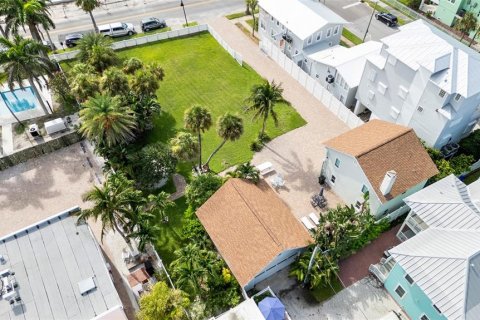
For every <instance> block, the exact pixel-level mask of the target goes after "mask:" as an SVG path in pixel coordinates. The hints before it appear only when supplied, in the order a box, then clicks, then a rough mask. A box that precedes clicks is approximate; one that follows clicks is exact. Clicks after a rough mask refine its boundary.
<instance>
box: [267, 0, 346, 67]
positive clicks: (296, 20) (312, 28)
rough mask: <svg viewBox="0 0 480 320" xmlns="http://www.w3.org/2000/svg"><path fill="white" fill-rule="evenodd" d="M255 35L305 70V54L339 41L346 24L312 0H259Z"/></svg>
mask: <svg viewBox="0 0 480 320" xmlns="http://www.w3.org/2000/svg"><path fill="white" fill-rule="evenodd" d="M259 8H260V14H259V28H258V34H259V35H260V40H261V41H262V42H265V41H269V42H272V43H273V44H274V45H275V46H277V47H279V48H280V49H281V50H282V52H283V53H284V54H285V55H286V56H287V57H289V58H290V59H292V60H293V61H294V62H295V63H296V64H297V65H298V66H300V67H302V68H303V69H304V70H305V71H307V72H308V68H309V66H310V65H309V63H308V55H309V54H312V53H314V52H317V51H319V50H323V49H325V48H329V47H333V46H336V45H338V44H339V43H340V37H341V35H342V29H343V25H344V24H346V23H347V21H345V20H344V19H343V18H342V17H340V16H339V15H337V14H336V13H334V12H333V11H332V10H330V9H329V8H327V7H326V6H325V5H323V4H321V3H319V2H318V1H313V0H260V2H259Z"/></svg>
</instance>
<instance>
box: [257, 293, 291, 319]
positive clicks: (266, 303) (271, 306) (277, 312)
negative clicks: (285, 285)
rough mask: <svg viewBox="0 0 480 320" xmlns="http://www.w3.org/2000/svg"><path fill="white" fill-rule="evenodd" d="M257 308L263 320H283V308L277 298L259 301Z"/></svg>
mask: <svg viewBox="0 0 480 320" xmlns="http://www.w3.org/2000/svg"><path fill="white" fill-rule="evenodd" d="M258 308H259V309H260V311H261V312H262V314H263V316H264V317H265V320H284V319H285V306H284V305H283V303H282V302H281V301H280V300H278V299H277V298H271V297H267V298H265V299H263V300H262V301H260V303H259V304H258Z"/></svg>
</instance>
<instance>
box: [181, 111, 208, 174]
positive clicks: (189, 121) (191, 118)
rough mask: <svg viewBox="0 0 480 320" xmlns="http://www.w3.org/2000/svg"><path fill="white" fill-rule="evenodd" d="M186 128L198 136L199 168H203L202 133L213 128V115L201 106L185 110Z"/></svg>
mask: <svg viewBox="0 0 480 320" xmlns="http://www.w3.org/2000/svg"><path fill="white" fill-rule="evenodd" d="M183 121H184V123H185V128H186V129H188V130H191V131H193V132H195V133H196V134H197V136H198V168H199V169H200V170H201V168H202V133H203V132H205V131H207V130H208V129H210V127H211V126H212V115H211V114H210V112H209V111H208V110H207V109H206V108H204V107H200V106H194V107H191V108H190V109H187V110H185V114H184V116H183Z"/></svg>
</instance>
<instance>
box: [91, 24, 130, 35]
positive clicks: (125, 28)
mask: <svg viewBox="0 0 480 320" xmlns="http://www.w3.org/2000/svg"><path fill="white" fill-rule="evenodd" d="M98 31H99V32H100V34H103V35H104V36H105V37H123V36H131V35H134V34H135V33H137V32H136V31H135V27H134V26H133V24H131V23H125V22H116V23H110V24H104V25H101V26H98Z"/></svg>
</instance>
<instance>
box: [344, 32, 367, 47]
mask: <svg viewBox="0 0 480 320" xmlns="http://www.w3.org/2000/svg"><path fill="white" fill-rule="evenodd" d="M342 36H344V37H345V38H347V39H348V40H350V41H351V42H352V43H353V44H354V45H357V44H360V43H362V42H363V41H362V39H360V38H359V37H357V36H356V35H354V34H353V33H352V32H351V31H350V30H348V29H347V28H343V31H342Z"/></svg>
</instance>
